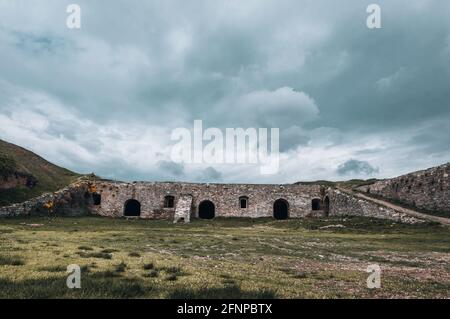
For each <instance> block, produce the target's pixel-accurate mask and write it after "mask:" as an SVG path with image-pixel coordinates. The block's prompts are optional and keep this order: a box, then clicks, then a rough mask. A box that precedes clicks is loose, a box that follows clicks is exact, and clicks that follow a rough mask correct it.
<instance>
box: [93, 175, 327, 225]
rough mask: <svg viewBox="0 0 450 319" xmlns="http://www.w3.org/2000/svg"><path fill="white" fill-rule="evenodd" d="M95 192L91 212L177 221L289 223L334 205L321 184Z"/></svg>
mask: <svg viewBox="0 0 450 319" xmlns="http://www.w3.org/2000/svg"><path fill="white" fill-rule="evenodd" d="M95 189H96V193H95V195H94V197H96V198H97V200H96V201H95V205H94V207H93V208H92V212H93V213H95V214H98V215H101V216H109V217H122V216H134V215H138V216H140V217H141V218H149V219H173V218H175V217H176V221H177V220H184V221H185V222H188V221H189V220H190V219H191V218H211V217H250V218H259V217H275V218H278V219H285V218H300V217H308V216H323V215H327V214H328V207H329V205H327V203H328V202H327V199H326V191H325V188H324V187H322V186H320V185H294V184H287V185H259V184H258V185H256V184H255V185H252V184H194V183H162V182H135V183H123V182H111V181H99V182H96V183H95ZM130 203H131V204H130ZM137 207H138V208H139V212H138V213H137V212H136V208H137ZM211 210H212V212H211ZM208 214H209V215H208ZM211 214H212V216H211Z"/></svg>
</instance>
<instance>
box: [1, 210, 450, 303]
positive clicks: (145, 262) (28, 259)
mask: <svg viewBox="0 0 450 319" xmlns="http://www.w3.org/2000/svg"><path fill="white" fill-rule="evenodd" d="M30 223H35V224H42V226H40V227H36V228H32V229H31V228H30V227H28V226H26V224H30ZM336 224H341V225H343V226H344V227H343V228H327V229H321V227H324V226H328V225H336ZM75 230H77V231H75ZM54 243H58V244H57V245H55V244H54ZM138 255H139V256H138ZM449 258H450V230H449V229H448V228H445V227H442V226H439V225H436V224H426V225H405V224H398V223H393V222H391V221H382V220H376V219H366V218H329V219H302V220H288V221H274V220H272V219H257V220H252V219H216V220H212V221H200V220H194V221H193V222H192V223H191V224H187V225H185V224H177V225H173V224H172V223H171V222H170V221H150V220H125V219H107V218H98V217H83V218H62V217H58V218H44V217H40V218H30V219H25V218H22V219H2V220H0V298H450V263H449ZM374 263H375V264H379V265H380V267H381V269H382V288H381V289H378V290H369V289H368V288H367V287H366V279H367V276H368V274H367V273H366V272H365V270H366V268H367V266H368V265H370V264H374ZM70 264H78V265H80V267H81V269H82V276H81V286H82V288H81V289H75V290H71V289H68V288H67V287H66V279H67V275H68V274H67V273H66V269H67V266H68V265H70Z"/></svg>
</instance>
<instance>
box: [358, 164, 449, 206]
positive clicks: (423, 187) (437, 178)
mask: <svg viewBox="0 0 450 319" xmlns="http://www.w3.org/2000/svg"><path fill="white" fill-rule="evenodd" d="M357 190H359V191H361V192H364V193H367V194H371V195H376V196H379V197H383V198H386V199H390V200H394V201H398V202H401V203H404V204H407V205H409V206H413V207H417V208H419V209H423V210H428V211H441V212H450V163H447V164H444V165H441V166H437V167H433V168H430V169H427V170H423V171H417V172H414V173H410V174H406V175H403V176H399V177H396V178H392V179H387V180H382V181H378V182H376V183H374V184H371V185H365V186H361V187H358V188H357Z"/></svg>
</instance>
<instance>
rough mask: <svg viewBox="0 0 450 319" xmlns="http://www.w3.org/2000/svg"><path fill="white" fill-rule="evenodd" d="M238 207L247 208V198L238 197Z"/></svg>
mask: <svg viewBox="0 0 450 319" xmlns="http://www.w3.org/2000/svg"><path fill="white" fill-rule="evenodd" d="M239 207H240V208H244V209H245V208H248V197H247V196H241V197H239Z"/></svg>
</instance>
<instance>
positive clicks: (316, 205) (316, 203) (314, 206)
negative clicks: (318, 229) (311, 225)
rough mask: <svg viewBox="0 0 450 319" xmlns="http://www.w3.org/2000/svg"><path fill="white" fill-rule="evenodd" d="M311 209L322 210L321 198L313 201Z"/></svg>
mask: <svg viewBox="0 0 450 319" xmlns="http://www.w3.org/2000/svg"><path fill="white" fill-rule="evenodd" d="M311 209H312V210H320V199H319V198H314V199H313V200H312V201H311Z"/></svg>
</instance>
